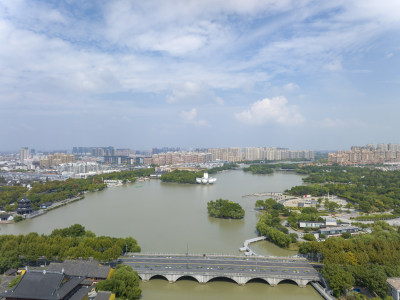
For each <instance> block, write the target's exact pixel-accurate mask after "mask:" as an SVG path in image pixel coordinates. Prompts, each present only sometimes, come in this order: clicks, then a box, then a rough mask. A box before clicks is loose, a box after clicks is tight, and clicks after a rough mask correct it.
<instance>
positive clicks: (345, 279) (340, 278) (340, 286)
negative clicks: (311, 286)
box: [322, 264, 355, 298]
mask: <svg viewBox="0 0 400 300" xmlns="http://www.w3.org/2000/svg"><path fill="white" fill-rule="evenodd" d="M322 275H323V276H324V277H325V278H326V279H327V280H328V282H329V286H330V288H331V289H332V290H333V293H334V295H335V296H336V297H338V298H339V297H340V295H341V294H342V293H344V292H345V291H346V290H348V289H350V288H352V287H353V285H354V283H355V280H354V277H353V275H352V274H351V272H349V271H347V270H346V269H344V268H343V267H342V266H341V265H338V264H325V266H324V268H323V269H322Z"/></svg>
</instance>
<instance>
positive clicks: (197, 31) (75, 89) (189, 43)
mask: <svg viewBox="0 0 400 300" xmlns="http://www.w3.org/2000/svg"><path fill="white" fill-rule="evenodd" d="M399 113H400V1H399V0H335V1H312V0H246V1H243V0H196V1H195V0H146V1H142V0H132V1H129V0H123V1H118V0H109V1H106V0H97V1H96V0H58V1H44V0H42V1H39V0H0V128H1V130H0V150H3V151H5V150H18V149H19V148H20V147H24V146H27V147H30V148H35V149H42V150H45V149H46V150H51V149H71V148H72V147H73V146H109V145H111V146H115V147H116V148H132V149H136V150H139V149H140V150H144V149H150V148H152V147H162V146H171V147H172V146H177V147H184V148H188V149H190V148H197V147H229V146H232V147H246V146H249V147H263V146H275V147H287V148H290V149H314V150H335V149H343V150H346V149H348V148H349V147H350V146H351V145H365V144H368V143H375V144H376V143H400V136H399V128H400V114H399Z"/></svg>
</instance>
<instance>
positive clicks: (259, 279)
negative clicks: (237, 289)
mask: <svg viewBox="0 0 400 300" xmlns="http://www.w3.org/2000/svg"><path fill="white" fill-rule="evenodd" d="M251 282H262V283H268V284H269V282H268V280H267V279H265V278H262V277H254V278H250V279H249V280H247V281H246V284H247V283H251Z"/></svg>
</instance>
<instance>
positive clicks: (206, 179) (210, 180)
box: [196, 173, 217, 184]
mask: <svg viewBox="0 0 400 300" xmlns="http://www.w3.org/2000/svg"><path fill="white" fill-rule="evenodd" d="M216 181H217V178H214V177H209V176H208V173H204V176H203V177H201V178H199V177H198V178H196V182H197V183H201V184H213V183H214V182H216Z"/></svg>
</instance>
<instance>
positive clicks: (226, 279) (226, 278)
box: [206, 276, 240, 284]
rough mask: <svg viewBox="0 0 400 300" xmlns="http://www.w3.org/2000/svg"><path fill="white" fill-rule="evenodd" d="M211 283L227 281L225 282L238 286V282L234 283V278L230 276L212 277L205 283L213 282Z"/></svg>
mask: <svg viewBox="0 0 400 300" xmlns="http://www.w3.org/2000/svg"><path fill="white" fill-rule="evenodd" d="M213 281H227V282H233V283H237V284H240V283H239V282H238V281H236V280H235V279H234V278H232V277H230V276H213V277H212V278H210V279H209V280H207V281H206V282H213Z"/></svg>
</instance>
